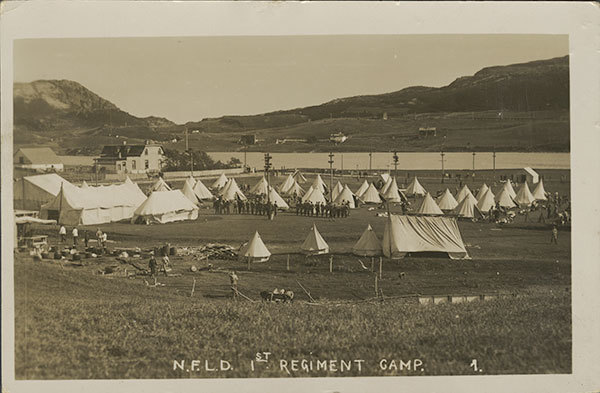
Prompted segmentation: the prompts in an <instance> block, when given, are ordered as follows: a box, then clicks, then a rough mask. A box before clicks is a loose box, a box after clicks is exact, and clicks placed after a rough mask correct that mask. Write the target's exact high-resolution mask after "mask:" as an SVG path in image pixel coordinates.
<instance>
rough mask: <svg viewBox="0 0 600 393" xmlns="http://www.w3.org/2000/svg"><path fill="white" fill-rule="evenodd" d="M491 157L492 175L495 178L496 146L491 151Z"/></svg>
mask: <svg viewBox="0 0 600 393" xmlns="http://www.w3.org/2000/svg"><path fill="white" fill-rule="evenodd" d="M492 159H493V161H492V162H493V167H492V168H493V176H494V180H496V148H495V147H494V148H493V153H492Z"/></svg>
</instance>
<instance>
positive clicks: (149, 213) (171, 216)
mask: <svg viewBox="0 0 600 393" xmlns="http://www.w3.org/2000/svg"><path fill="white" fill-rule="evenodd" d="M196 218H198V207H197V206H196V205H194V204H193V203H192V202H191V201H190V200H189V199H188V198H187V197H186V196H185V195H183V193H182V192H181V191H180V190H172V191H154V192H153V193H152V194H150V196H149V197H148V199H146V201H145V202H144V203H142V204H141V205H140V206H139V207H138V208H137V209H136V210H135V212H134V213H133V218H132V219H131V222H132V223H134V224H135V223H145V224H152V223H159V224H164V223H167V222H173V221H182V220H195V219H196Z"/></svg>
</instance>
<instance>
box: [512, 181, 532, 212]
mask: <svg viewBox="0 0 600 393" xmlns="http://www.w3.org/2000/svg"><path fill="white" fill-rule="evenodd" d="M534 201H535V197H534V196H533V194H532V193H531V191H529V186H528V185H527V182H525V183H523V184H522V185H521V187H520V188H519V191H518V192H517V196H516V197H515V203H517V204H518V205H519V206H530V205H531V204H532V203H533V202H534Z"/></svg>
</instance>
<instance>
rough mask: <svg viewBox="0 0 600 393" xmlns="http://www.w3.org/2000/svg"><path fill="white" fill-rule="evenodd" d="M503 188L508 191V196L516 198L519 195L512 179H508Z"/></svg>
mask: <svg viewBox="0 0 600 393" xmlns="http://www.w3.org/2000/svg"><path fill="white" fill-rule="evenodd" d="M502 189H503V190H506V192H507V193H508V196H509V197H511V198H515V197H516V196H517V193H516V192H515V189H514V188H513V186H512V184H511V182H510V180H507V181H506V183H504V186H503V187H502Z"/></svg>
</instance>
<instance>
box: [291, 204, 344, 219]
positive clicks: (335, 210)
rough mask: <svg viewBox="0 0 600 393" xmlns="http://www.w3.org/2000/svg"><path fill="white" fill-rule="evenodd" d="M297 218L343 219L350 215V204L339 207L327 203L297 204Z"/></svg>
mask: <svg viewBox="0 0 600 393" xmlns="http://www.w3.org/2000/svg"><path fill="white" fill-rule="evenodd" d="M296 215H297V216H310V217H327V218H345V217H348V216H349V215H350V204H349V203H348V202H344V203H343V204H342V205H341V206H338V205H334V204H332V203H330V202H328V203H326V204H325V203H316V204H313V203H312V202H302V201H300V202H297V203H296Z"/></svg>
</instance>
